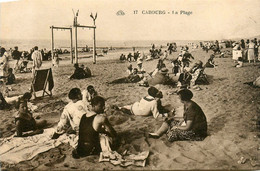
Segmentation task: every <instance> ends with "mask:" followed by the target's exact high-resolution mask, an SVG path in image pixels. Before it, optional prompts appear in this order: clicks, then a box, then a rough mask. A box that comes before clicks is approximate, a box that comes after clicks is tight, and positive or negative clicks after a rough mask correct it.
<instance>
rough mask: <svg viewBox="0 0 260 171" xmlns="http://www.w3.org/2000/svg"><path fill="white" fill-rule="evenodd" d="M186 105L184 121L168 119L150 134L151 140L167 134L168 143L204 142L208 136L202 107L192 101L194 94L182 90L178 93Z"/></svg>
mask: <svg viewBox="0 0 260 171" xmlns="http://www.w3.org/2000/svg"><path fill="white" fill-rule="evenodd" d="M177 94H178V95H179V98H180V100H181V102H182V103H183V104H184V113H183V118H182V119H179V120H177V119H174V118H172V119H168V118H166V119H165V121H164V122H163V124H162V126H161V127H160V128H159V129H158V130H157V131H156V132H155V133H149V137H151V138H159V137H161V136H162V135H163V134H165V133H166V136H167V138H168V141H170V142H173V141H179V140H180V141H181V140H203V139H204V138H205V137H206V136H207V119H206V116H205V114H204V112H203V111H202V109H201V108H200V106H199V105H198V104H197V103H195V102H194V101H192V100H191V99H192V97H193V93H192V92H191V91H190V90H188V89H182V90H180V91H179V92H178V93H177Z"/></svg>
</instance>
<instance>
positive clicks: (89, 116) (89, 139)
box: [72, 96, 117, 158]
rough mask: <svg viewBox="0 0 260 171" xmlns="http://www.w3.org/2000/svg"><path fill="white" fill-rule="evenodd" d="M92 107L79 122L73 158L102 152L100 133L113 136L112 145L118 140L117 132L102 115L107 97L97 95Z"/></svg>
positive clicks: (92, 101)
mask: <svg viewBox="0 0 260 171" xmlns="http://www.w3.org/2000/svg"><path fill="white" fill-rule="evenodd" d="M91 105H92V109H91V111H89V112H87V113H86V114H85V115H83V116H82V118H81V120H80V124H79V140H78V146H77V148H76V149H75V150H73V152H72V156H73V158H80V157H85V156H89V155H97V154H99V153H100V152H101V145H100V139H99V134H100V133H102V134H106V135H107V136H109V137H111V138H112V141H111V142H112V143H111V147H113V144H115V142H117V133H116V131H115V130H114V128H113V127H112V125H111V124H110V123H109V121H108V119H107V117H106V116H104V115H102V114H103V113H104V109H105V99H104V98H102V97H100V96H96V97H94V98H93V99H92V100H91Z"/></svg>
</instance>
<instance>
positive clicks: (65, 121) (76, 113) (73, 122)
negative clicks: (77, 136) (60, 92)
mask: <svg viewBox="0 0 260 171" xmlns="http://www.w3.org/2000/svg"><path fill="white" fill-rule="evenodd" d="M68 98H69V99H70V102H69V103H68V104H67V105H66V106H65V107H64V109H63V111H62V113H61V116H60V121H59V123H58V125H57V128H56V130H55V132H54V134H53V136H52V139H57V138H59V136H60V135H62V134H63V133H65V132H67V133H68V132H69V133H78V131H79V123H80V119H81V117H82V116H83V115H84V114H85V113H86V112H87V111H88V106H87V105H86V104H85V103H84V102H83V101H82V94H81V91H80V89H79V88H72V89H71V90H70V91H69V94H68Z"/></svg>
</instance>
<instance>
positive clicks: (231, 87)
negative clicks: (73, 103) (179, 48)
mask: <svg viewBox="0 0 260 171" xmlns="http://www.w3.org/2000/svg"><path fill="white" fill-rule="evenodd" d="M129 51H130V50H129ZM127 52H128V51H124V52H123V53H125V54H128V53H127ZM145 52H148V49H146V51H145ZM121 53H122V51H119V50H118V51H117V50H115V51H112V52H111V51H109V53H108V55H106V56H105V57H98V58H97V64H95V65H94V64H92V59H90V58H81V59H79V63H80V64H81V63H83V64H84V65H85V66H88V67H89V68H90V69H91V71H92V73H93V75H94V76H93V77H91V78H87V79H84V80H69V79H68V76H70V75H71V74H72V72H73V66H72V64H70V60H69V59H67V58H66V59H63V60H62V61H60V67H58V68H57V67H56V68H53V75H54V78H55V80H54V81H55V88H54V91H53V96H52V97H48V96H46V97H44V98H38V99H35V100H32V102H33V103H34V104H35V105H37V106H38V109H37V110H36V113H37V115H39V116H40V118H41V119H47V121H48V123H49V125H48V127H53V126H55V125H56V124H57V122H58V121H59V117H60V114H61V112H62V110H63V107H64V106H65V105H66V103H67V102H68V99H67V93H68V92H69V90H70V89H71V88H73V87H79V88H81V89H84V88H86V87H87V86H88V85H93V86H94V87H95V88H96V90H97V91H98V92H99V94H100V95H102V96H103V97H105V98H106V99H107V101H106V107H107V113H108V114H109V120H110V122H111V123H112V125H113V126H114V128H115V129H116V131H117V132H118V134H119V136H120V137H121V139H122V140H121V146H120V148H119V149H118V152H119V153H122V152H123V151H125V150H128V152H129V153H138V152H142V151H145V150H149V151H150V155H149V157H148V160H147V165H146V166H145V167H144V168H140V167H134V166H129V167H127V168H122V167H120V166H113V165H112V164H110V163H108V162H105V163H99V162H98V158H99V157H98V156H89V157H85V158H81V159H77V160H75V159H73V158H72V156H71V151H72V148H71V147H70V146H69V145H67V144H63V145H61V146H59V147H58V148H55V149H51V150H50V151H48V152H44V153H42V154H39V155H37V156H36V157H35V158H33V159H32V160H30V161H24V162H21V163H18V164H16V165H10V164H7V163H1V168H2V169H10V168H13V169H25V170H28V169H37V170H38V169H40V170H53V169H61V170H71V169H78V170H103V169H105V170H119V169H120V170H121V169H131V170H139V169H145V170H151V169H156V170H161V169H162V170H165V169H178V170H180V169H199V170H202V169H211V170H212V169H214V170H216V169H221V170H226V169H232V170H233V169H234V170H237V169H242V170H244V169H254V170H256V169H260V165H259V163H258V165H257V162H259V160H260V158H259V157H260V155H259V154H260V143H259V136H260V134H259V129H257V125H256V123H257V120H259V112H260V92H259V90H260V89H259V88H252V87H250V86H248V85H245V84H243V83H244V82H247V81H252V80H254V79H255V78H256V77H258V76H259V75H260V69H259V63H258V64H257V65H254V64H249V63H245V65H244V67H242V68H235V67H234V62H233V61H232V59H231V56H228V55H227V56H226V58H216V59H215V61H216V64H217V65H218V67H217V68H206V70H205V72H206V74H207V75H208V77H209V81H210V84H209V85H201V86H200V87H201V88H202V90H201V91H195V90H194V91H193V93H194V98H193V100H194V101H195V102H197V103H198V104H199V105H200V106H201V108H202V109H203V111H204V113H205V115H206V117H207V121H208V134H209V135H208V137H207V138H206V139H205V140H204V141H197V142H195V141H177V142H173V143H170V142H168V141H167V139H166V136H165V135H164V136H162V137H161V138H160V139H151V138H148V136H147V135H148V133H149V132H152V131H155V130H156V129H158V128H159V126H160V125H161V124H162V119H154V118H153V117H152V116H150V117H138V116H129V115H125V114H122V113H120V112H117V111H115V110H113V109H112V107H111V106H112V105H117V106H124V105H129V104H132V103H134V102H135V101H138V100H140V99H141V98H142V97H143V96H145V95H146V93H147V88H146V87H140V86H138V85H137V84H131V83H130V84H115V85H111V84H106V82H108V81H112V80H114V79H117V78H121V77H124V76H126V72H125V71H126V67H127V65H128V62H120V61H119V60H118V59H119V56H120V54H121ZM192 54H193V56H194V57H195V61H196V60H199V59H200V60H202V61H203V62H205V60H206V58H208V57H209V56H210V54H211V53H206V52H204V51H202V50H200V49H196V50H194V51H192ZM177 55H178V52H175V53H174V54H173V55H170V56H169V59H173V58H176V57H177ZM156 63H157V61H156V60H154V61H147V62H145V63H144V64H143V66H144V68H145V69H146V71H148V72H149V71H152V70H153V69H154V68H155V66H156ZM165 63H166V66H167V67H168V69H170V70H171V64H170V61H166V62H165ZM44 65H45V66H49V65H50V62H44ZM134 66H136V64H134ZM17 78H18V79H17V84H16V85H12V86H10V87H12V88H13V91H12V92H10V95H16V94H22V93H24V92H26V91H28V88H29V87H30V83H31V80H32V79H31V73H22V74H17ZM174 79H176V77H174ZM157 87H158V88H159V89H160V90H162V92H163V95H164V98H163V100H162V103H163V105H170V106H171V107H179V106H181V105H182V104H181V103H180V102H179V100H178V98H177V96H176V95H174V94H171V95H170V94H168V92H173V91H174V90H175V88H173V87H169V86H163V85H159V86H157ZM15 111H16V110H15V109H14V108H12V109H11V110H7V111H1V115H0V131H1V137H8V136H10V135H12V134H14V132H15V125H14V118H13V114H14V112H15ZM241 157H244V158H246V159H247V160H246V162H245V163H244V164H239V163H238V161H239V160H240V159H241Z"/></svg>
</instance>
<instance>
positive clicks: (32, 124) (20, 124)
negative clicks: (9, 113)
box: [15, 92, 47, 137]
mask: <svg viewBox="0 0 260 171" xmlns="http://www.w3.org/2000/svg"><path fill="white" fill-rule="evenodd" d="M31 97H32V95H31V93H29V92H27V93H25V94H24V95H23V96H22V97H21V98H19V99H18V104H17V107H18V112H17V115H16V116H15V124H16V134H17V137H22V136H23V132H26V131H31V130H33V131H34V132H32V133H31V134H27V135H35V134H39V133H42V132H43V130H42V128H43V127H44V126H46V124H47V121H46V120H42V121H35V119H34V118H33V116H32V113H31V112H30V111H29V109H28V102H29V100H30V99H31Z"/></svg>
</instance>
